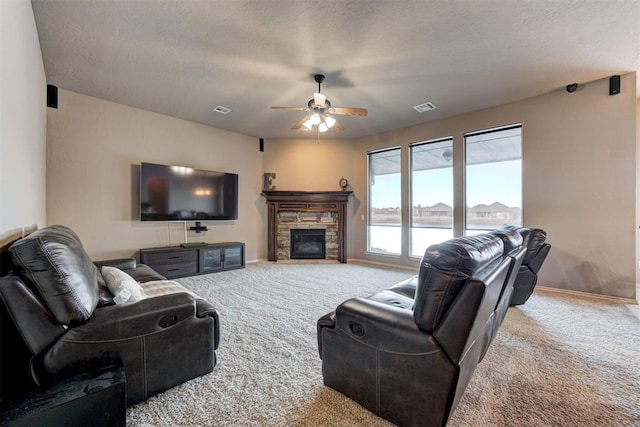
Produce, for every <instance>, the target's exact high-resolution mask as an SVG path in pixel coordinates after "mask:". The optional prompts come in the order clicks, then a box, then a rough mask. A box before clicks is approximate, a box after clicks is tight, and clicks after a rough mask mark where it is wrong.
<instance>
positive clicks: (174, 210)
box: [140, 163, 238, 232]
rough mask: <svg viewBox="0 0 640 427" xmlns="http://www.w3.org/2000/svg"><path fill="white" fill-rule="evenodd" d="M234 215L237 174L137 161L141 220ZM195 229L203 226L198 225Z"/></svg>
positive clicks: (210, 219) (234, 218)
mask: <svg viewBox="0 0 640 427" xmlns="http://www.w3.org/2000/svg"><path fill="white" fill-rule="evenodd" d="M236 219H238V175H237V174H234V173H226V172H215V171H208V170H201V169H193V168H188V167H184V166H169V165H160V164H155V163H142V164H141V165H140V220H141V221H194V220H195V221H215V220H236ZM198 227H199V230H195V231H196V232H199V231H206V227H204V226H199V223H198Z"/></svg>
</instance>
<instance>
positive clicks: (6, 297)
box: [0, 276, 67, 356]
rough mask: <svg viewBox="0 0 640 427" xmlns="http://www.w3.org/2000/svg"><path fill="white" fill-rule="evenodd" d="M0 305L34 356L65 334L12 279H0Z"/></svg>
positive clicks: (46, 311)
mask: <svg viewBox="0 0 640 427" xmlns="http://www.w3.org/2000/svg"><path fill="white" fill-rule="evenodd" d="M0 303H1V304H2V306H3V307H1V308H0V309H2V310H6V312H7V314H8V315H9V317H10V318H11V320H12V321H13V323H14V325H15V327H16V329H17V331H18V333H19V334H20V336H21V337H22V339H23V341H24V342H25V344H26V345H27V347H28V348H29V350H30V351H31V353H32V355H34V356H36V355H38V354H39V353H41V352H42V351H43V350H45V349H46V348H47V347H48V346H49V345H50V344H51V343H52V342H53V341H55V340H56V339H57V338H58V337H59V336H60V335H62V334H64V333H65V332H66V331H67V328H66V327H65V326H63V325H61V324H60V323H58V322H57V321H56V319H55V318H54V317H53V315H52V314H51V312H50V311H49V310H47V309H46V308H45V307H44V306H43V305H42V304H41V303H40V301H39V300H38V299H37V298H36V297H35V296H34V295H33V293H31V291H30V290H29V289H28V288H27V287H26V286H25V284H24V283H22V281H21V280H20V279H19V278H18V277H16V276H7V277H3V278H1V279H0ZM4 327H9V326H8V325H7V326H3V328H4ZM3 344H7V343H3Z"/></svg>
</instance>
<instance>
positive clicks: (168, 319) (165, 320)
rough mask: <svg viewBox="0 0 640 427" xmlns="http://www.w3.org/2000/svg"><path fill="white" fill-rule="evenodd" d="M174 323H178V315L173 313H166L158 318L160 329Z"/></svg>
mask: <svg viewBox="0 0 640 427" xmlns="http://www.w3.org/2000/svg"><path fill="white" fill-rule="evenodd" d="M176 323H178V316H176V315H175V314H167V315H166V316H162V317H161V318H160V321H159V322H158V326H160V327H161V328H162V329H166V328H168V327H170V326H173V325H175V324H176Z"/></svg>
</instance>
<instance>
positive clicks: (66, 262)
mask: <svg viewBox="0 0 640 427" xmlns="http://www.w3.org/2000/svg"><path fill="white" fill-rule="evenodd" d="M9 252H10V254H11V262H12V264H13V266H14V268H15V271H16V274H17V275H19V276H20V277H21V278H22V279H23V281H24V282H25V283H26V284H27V286H29V287H30V288H31V289H32V291H33V292H35V293H36V294H38V295H39V296H40V297H41V299H42V300H43V301H44V302H45V304H46V306H47V307H48V308H49V310H50V311H51V313H52V314H53V315H54V317H55V318H56V320H57V321H58V322H60V323H62V324H64V325H68V324H71V323H80V322H84V321H85V320H87V319H88V318H89V317H91V315H92V314H93V311H94V310H95V308H96V306H97V305H98V279H97V275H96V273H97V272H96V268H95V267H94V265H93V263H92V262H91V259H89V256H88V255H87V253H86V252H85V251H84V248H83V247H82V243H81V242H80V239H79V238H78V236H77V235H76V234H75V233H74V232H73V231H72V230H71V229H69V228H67V227H65V226H61V225H54V226H51V227H46V228H42V229H40V230H38V231H35V232H33V233H31V234H30V235H29V236H27V237H25V238H23V239H20V240H18V241H17V242H15V243H14V244H13V245H11V247H10V248H9Z"/></svg>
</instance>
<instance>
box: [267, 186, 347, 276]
mask: <svg viewBox="0 0 640 427" xmlns="http://www.w3.org/2000/svg"><path fill="white" fill-rule="evenodd" d="M351 193H353V192H352V191H347V190H342V191H263V192H262V195H263V196H264V197H265V198H266V199H267V211H268V220H267V259H268V260H269V261H278V233H279V232H280V231H282V230H279V225H285V223H286V222H285V221H284V220H283V223H282V224H280V219H281V217H283V218H284V217H286V219H287V220H288V219H289V218H291V217H293V219H294V220H293V221H292V222H293V223H294V224H296V226H297V224H299V223H305V224H306V227H305V228H313V227H312V221H307V220H308V219H310V218H309V216H310V214H314V217H315V216H318V214H325V213H328V214H329V216H331V217H333V218H335V219H334V220H332V221H331V223H332V224H333V225H331V224H330V223H327V221H326V220H327V219H328V218H327V217H326V215H319V216H318V218H320V219H319V220H317V221H316V222H317V224H316V225H317V226H318V228H327V229H329V228H332V229H333V231H332V233H334V234H332V236H333V237H334V238H335V243H332V242H331V241H329V242H328V243H327V252H328V253H329V252H333V255H332V256H331V257H330V256H329V255H328V254H327V259H334V260H338V261H339V262H342V263H346V262H347V243H346V241H347V239H346V236H347V204H348V203H349V196H350V195H351ZM298 217H299V218H300V219H298ZM335 245H337V247H336V246H335ZM280 249H283V251H284V252H286V250H284V249H285V248H280ZM286 249H287V250H288V248H286Z"/></svg>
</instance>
